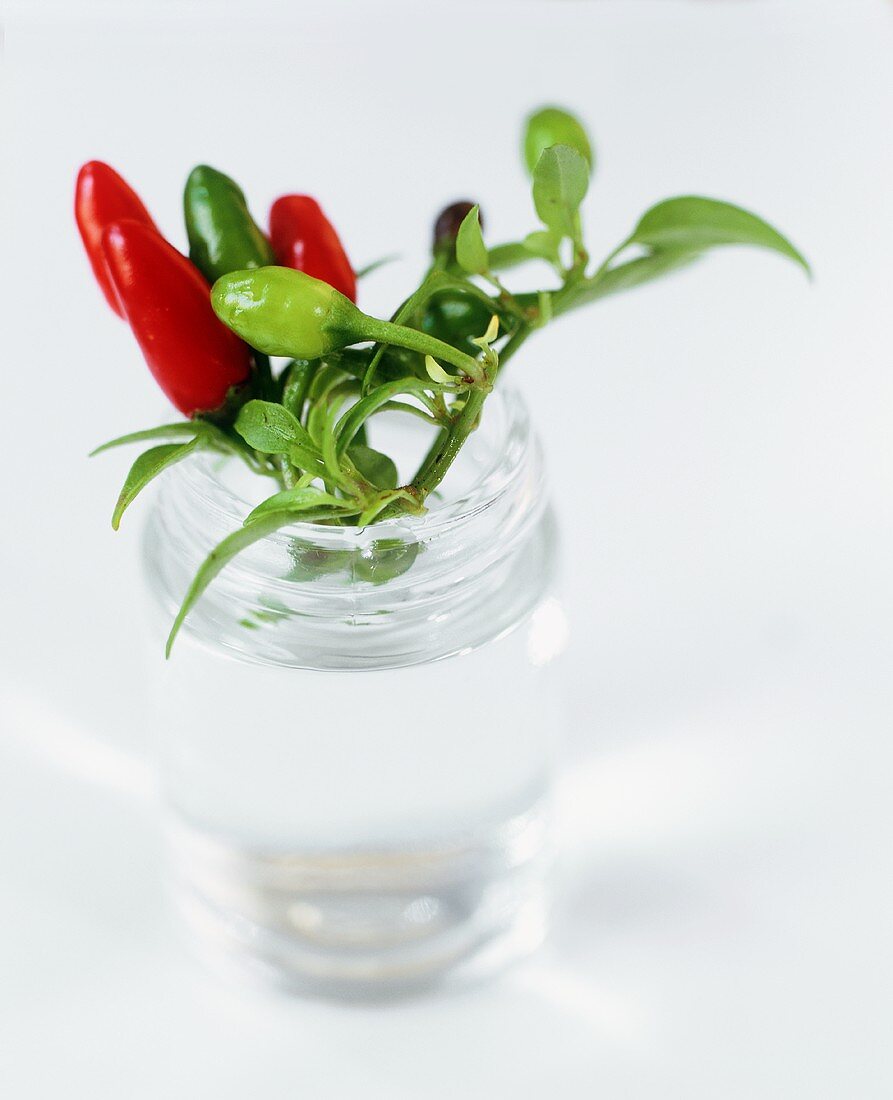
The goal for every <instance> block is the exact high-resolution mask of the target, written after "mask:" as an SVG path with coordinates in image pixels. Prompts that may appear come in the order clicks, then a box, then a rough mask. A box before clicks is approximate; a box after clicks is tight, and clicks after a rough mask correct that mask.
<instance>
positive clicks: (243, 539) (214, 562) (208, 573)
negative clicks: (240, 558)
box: [164, 512, 292, 657]
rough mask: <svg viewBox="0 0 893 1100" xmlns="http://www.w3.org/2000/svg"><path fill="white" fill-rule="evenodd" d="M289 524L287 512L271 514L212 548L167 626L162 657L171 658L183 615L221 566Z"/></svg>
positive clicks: (240, 529) (189, 609) (289, 517)
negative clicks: (168, 632)
mask: <svg viewBox="0 0 893 1100" xmlns="http://www.w3.org/2000/svg"><path fill="white" fill-rule="evenodd" d="M291 522H292V518H291V516H290V515H289V514H288V513H283V512H274V513H273V514H272V515H269V516H262V517H260V518H259V519H258V520H257V521H255V522H254V523H252V524H251V525H250V526H247V527H240V528H239V529H238V530H237V531H233V533H232V534H231V535H227V537H226V538H225V539H224V540H223V542H221V543H219V544H218V545H217V546H215V547H214V549H213V550H212V551H211V553H210V554H209V555H208V556H207V557H206V558H205V560H204V562H202V564H201V566H200V567H199V570H198V572H197V573H196V575H195V577H194V578H193V581H192V584H191V585H190V586H189V589H188V591H187V593H186V596H185V598H184V600H183V603H182V605H181V607H180V610H179V612H178V613H177V617H176V619H174V625H173V626H172V627H171V632H170V634H169V635H168V639H167V645H166V647H165V651H164V652H165V656H166V657H170V655H171V648H172V647H173V644H174V639H175V638H176V637H177V634H178V633H179V632H180V627H181V626H182V625H183V622H184V620H185V618H186V616H187V615H188V614H189V612H190V611H191V610H192V609H193V607H195V605H196V604H197V603H198V601H199V599H200V598H201V596H202V593H203V592H204V591H205V589H206V588H207V587H208V585H209V584H210V583H211V581H213V580H214V578H215V577H216V576H217V574H218V573H219V572H220V571H221V570H222V569H223V568H224V566H225V565H226V564H227V563H228V562H230V561H231V560H232V559H233V558H234V557H235V556H236V555H237V554H239V553H241V551H242V550H245V549H246V548H247V547H249V546H250V545H251V544H252V543H254V542H259V541H260V540H261V539H263V538H266V537H267V535H271V534H272V533H273V532H274V531H278V530H279V528H280V527H287V526H288V524H289V523H291Z"/></svg>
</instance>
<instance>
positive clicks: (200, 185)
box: [183, 164, 276, 283]
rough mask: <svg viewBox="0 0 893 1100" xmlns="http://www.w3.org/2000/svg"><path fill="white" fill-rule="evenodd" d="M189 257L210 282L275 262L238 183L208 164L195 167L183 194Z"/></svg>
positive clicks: (268, 244)
mask: <svg viewBox="0 0 893 1100" xmlns="http://www.w3.org/2000/svg"><path fill="white" fill-rule="evenodd" d="M183 212H184V214H185V217H186V233H187V235H188V236H189V258H190V259H191V260H192V262H193V263H194V264H195V266H196V267H197V268H198V269H199V270H200V271H201V272H202V274H203V275H204V276H205V278H206V279H207V280H208V281H209V282H212V283H213V282H214V280H215V279H219V278H220V276H221V275H226V274H228V273H229V272H230V271H240V270H244V269H245V268H254V267H263V266H265V265H266V264H272V263H275V262H276V259H275V256H274V255H273V249H272V247H271V246H270V242H269V241H268V240H267V238H266V237H265V236H264V234H263V233H262V232H261V230H260V229H259V228H258V226H257V224H256V223H255V221H254V219H253V218H252V217H251V214H250V212H249V210H248V204H247V202H246V201H245V195H244V194H243V192H242V189H241V188H240V187H239V185H238V184H237V183H236V182H235V180H232V179H230V178H229V176H225V175H224V174H223V172H218V171H217V169H216V168H209V167H208V165H207V164H200V165H198V167H196V168H193V169H192V171H191V172H190V173H189V179H188V180H187V181H186V189H185V191H184V193H183Z"/></svg>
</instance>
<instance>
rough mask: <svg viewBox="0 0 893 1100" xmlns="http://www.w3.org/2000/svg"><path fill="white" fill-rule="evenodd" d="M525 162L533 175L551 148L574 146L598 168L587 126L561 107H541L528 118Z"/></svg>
mask: <svg viewBox="0 0 893 1100" xmlns="http://www.w3.org/2000/svg"><path fill="white" fill-rule="evenodd" d="M523 144H524V162H525V164H526V165H527V170H528V172H530V173H531V174H532V173H533V172H534V171H535V170H536V166H537V162H538V161H539V159H540V156H541V155H542V152H543V150H544V149H548V148H549V147H550V146H551V145H570V146H571V148H572V149H576V150H577V152H578V153H579V154H580V155H581V156H582V157H584V158H585V159H586V160H587V161H588V163H589V164H590V165H591V166H592V167H595V157H594V156H593V154H592V144H591V142H590V140H589V135H588V134H587V133H586V129H585V127H584V126H583V123H582V122H580V120H579V119H578V118H577V117H576V115H573V114H571V112H570V111H565V110H563V109H562V108H561V107H541V108H540V109H539V110H538V111H534V113H533V114H532V115H530V117H529V118H528V119H527V123H526V125H525V127H524V141H523Z"/></svg>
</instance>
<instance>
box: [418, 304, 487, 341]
mask: <svg viewBox="0 0 893 1100" xmlns="http://www.w3.org/2000/svg"><path fill="white" fill-rule="evenodd" d="M492 316H493V310H492V309H489V308H488V307H487V305H486V303H484V302H482V301H481V300H480V299H479V298H474V297H472V295H470V294H464V293H463V292H462V291H460V290H444V291H442V292H441V293H440V294H437V295H436V296H435V297H434V298H432V299H431V301H430V302H429V303H428V305H427V306H426V308H425V314H424V316H423V318H422V330H423V331H424V332H427V333H428V334H429V335H430V336H435V337H437V339H438V340H443V341H445V342H446V343H447V344H451V345H452V346H453V347H454V348H458V349H459V350H460V351H464V352H467V353H468V354H469V355H477V354H478V353H479V352H480V350H481V349H480V348H479V347H478V346H477V345H476V344H473V343H472V342H471V341H472V339H473V338H474V337H476V336H480V335H481V333H483V332H486V330H487V325H489V323H490V318H491V317H492Z"/></svg>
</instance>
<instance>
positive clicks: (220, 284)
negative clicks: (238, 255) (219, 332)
mask: <svg viewBox="0 0 893 1100" xmlns="http://www.w3.org/2000/svg"><path fill="white" fill-rule="evenodd" d="M211 305H212V306H213V307H214V312H215V313H216V314H217V316H218V317H219V318H220V320H221V321H223V323H224V324H225V325H228V326H229V328H231V329H232V330H233V332H236V333H238V334H239V335H240V336H241V337H242V339H243V340H245V341H246V343H248V344H250V345H251V347H253V348H258V349H259V350H260V351H263V352H266V354H267V355H290V356H292V358H294V359H319V358H321V357H322V356H323V355H328V354H329V353H330V352H333V351H337V350H338V349H339V348H343V347H346V346H347V345H348V344H354V343H356V342H357V341H359V340H365V339H369V338H370V337H371V335H372V333H371V332H370V327H371V326H372V325H374V323H375V322H374V321H373V319H372V318H370V317H367V316H366V314H365V313H362V312H361V311H360V310H359V309H357V307H356V306H355V305H354V304H353V302H352V301H351V300H350V299H349V298H346V297H345V296H344V295H343V294H341V293H339V292H338V291H337V290H335V289H334V287H331V286H329V284H328V283H324V282H322V280H320V279H314V278H312V277H311V276H310V275H305V274H304V272H303V271H295V270H294V269H293V268H290V267H262V268H260V269H258V270H256V271H232V272H229V273H228V274H226V275H223V276H222V277H221V278H219V279H218V280H217V282H216V283H215V284H214V287H213V289H212V291H211Z"/></svg>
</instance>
